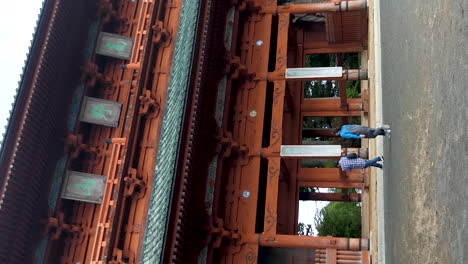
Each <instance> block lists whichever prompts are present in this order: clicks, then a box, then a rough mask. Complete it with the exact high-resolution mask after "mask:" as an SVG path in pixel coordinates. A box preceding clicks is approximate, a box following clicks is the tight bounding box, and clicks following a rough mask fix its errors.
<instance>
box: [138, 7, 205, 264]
mask: <svg viewBox="0 0 468 264" xmlns="http://www.w3.org/2000/svg"><path fill="white" fill-rule="evenodd" d="M181 12H182V13H181V16H180V17H181V18H180V23H179V32H178V35H177V42H176V47H175V51H174V59H173V61H172V71H171V81H170V84H169V88H168V97H167V102H166V105H167V107H166V110H165V113H164V118H163V124H162V129H161V138H160V143H159V150H158V155H157V161H156V164H157V165H156V169H155V180H154V183H153V193H152V194H151V201H150V206H149V211H148V221H147V226H146V231H145V232H146V233H145V239H144V246H143V252H142V257H141V263H145V264H146V263H147V264H155V263H162V252H163V249H164V241H165V236H166V233H167V230H166V229H167V222H168V218H169V206H170V203H171V197H172V191H173V185H174V179H175V177H176V165H177V157H178V150H179V148H180V145H179V144H180V137H181V129H182V125H183V121H184V118H183V114H184V110H185V106H186V98H187V91H188V89H189V80H190V73H191V70H192V61H193V58H192V54H193V49H194V42H195V36H196V29H197V22H198V16H199V12H200V1H199V0H185V1H184V3H183V6H182V11H181Z"/></svg>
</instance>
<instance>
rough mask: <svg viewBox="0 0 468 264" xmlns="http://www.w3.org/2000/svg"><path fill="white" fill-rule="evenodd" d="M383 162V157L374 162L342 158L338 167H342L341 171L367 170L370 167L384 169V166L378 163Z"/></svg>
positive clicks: (373, 160)
mask: <svg viewBox="0 0 468 264" xmlns="http://www.w3.org/2000/svg"><path fill="white" fill-rule="evenodd" d="M383 160H384V158H383V156H379V157H377V158H375V159H372V160H365V159H361V158H354V159H353V158H348V157H341V159H340V160H339V161H338V167H341V169H342V170H344V171H351V170H353V169H365V168H367V167H370V166H372V167H377V168H381V169H383V164H380V163H378V162H379V161H383Z"/></svg>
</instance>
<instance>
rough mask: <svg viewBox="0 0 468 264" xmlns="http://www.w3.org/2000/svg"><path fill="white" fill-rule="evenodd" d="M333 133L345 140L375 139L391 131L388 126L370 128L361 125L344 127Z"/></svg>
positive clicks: (333, 130)
mask: <svg viewBox="0 0 468 264" xmlns="http://www.w3.org/2000/svg"><path fill="white" fill-rule="evenodd" d="M332 133H333V134H334V135H337V136H341V137H343V138H375V137H377V136H385V135H387V134H390V129H389V127H388V126H382V127H379V128H370V127H367V126H361V125H344V126H342V127H338V128H334V129H332Z"/></svg>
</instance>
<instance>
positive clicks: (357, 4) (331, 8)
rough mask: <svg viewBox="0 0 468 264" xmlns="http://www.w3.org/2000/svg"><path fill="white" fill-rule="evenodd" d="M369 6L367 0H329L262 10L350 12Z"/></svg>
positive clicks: (272, 12)
mask: <svg viewBox="0 0 468 264" xmlns="http://www.w3.org/2000/svg"><path fill="white" fill-rule="evenodd" d="M366 8H367V1H366V0H356V1H338V2H337V1H327V2H323V3H310V4H295V5H281V6H278V7H277V8H276V9H273V8H268V7H264V8H262V12H264V13H268V14H275V13H276V14H282V13H288V14H311V13H324V12H349V11H358V10H365V9H366Z"/></svg>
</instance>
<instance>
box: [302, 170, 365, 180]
mask: <svg viewBox="0 0 468 264" xmlns="http://www.w3.org/2000/svg"><path fill="white" fill-rule="evenodd" d="M341 171H342V170H341V169H339V168H300V169H299V172H298V174H297V180H298V181H300V182H349V183H351V182H352V183H362V182H363V177H362V172H361V171H360V170H352V171H351V172H346V174H345V175H346V176H345V177H342V176H341V174H340V172H341Z"/></svg>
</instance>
